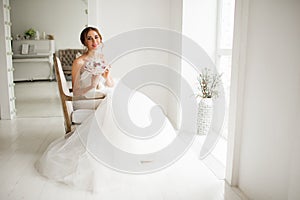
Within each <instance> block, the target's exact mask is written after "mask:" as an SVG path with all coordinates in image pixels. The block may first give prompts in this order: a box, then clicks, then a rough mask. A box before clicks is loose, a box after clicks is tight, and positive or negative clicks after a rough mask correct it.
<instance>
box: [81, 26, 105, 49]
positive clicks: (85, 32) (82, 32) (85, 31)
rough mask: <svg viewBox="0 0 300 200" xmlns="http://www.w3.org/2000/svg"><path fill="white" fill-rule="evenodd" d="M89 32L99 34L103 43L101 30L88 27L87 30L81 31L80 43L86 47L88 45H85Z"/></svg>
mask: <svg viewBox="0 0 300 200" xmlns="http://www.w3.org/2000/svg"><path fill="white" fill-rule="evenodd" d="M89 31H96V32H97V34H98V35H99V37H100V40H101V41H102V36H101V34H100V32H99V30H98V29H97V28H95V27H90V26H89V27H86V28H85V29H83V30H82V31H81V34H80V41H81V43H82V44H83V45H84V46H86V45H85V39H86V38H87V34H88V32H89Z"/></svg>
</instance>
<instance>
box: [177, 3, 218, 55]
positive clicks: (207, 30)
mask: <svg viewBox="0 0 300 200" xmlns="http://www.w3.org/2000/svg"><path fill="white" fill-rule="evenodd" d="M216 28H217V0H185V1H183V28H182V33H183V34H184V35H186V36H187V37H189V38H191V39H192V40H193V41H195V42H196V43H197V44H199V45H200V46H201V47H202V48H203V49H204V50H205V51H206V53H207V54H208V55H209V57H210V58H211V59H212V60H213V61H215V56H216Z"/></svg>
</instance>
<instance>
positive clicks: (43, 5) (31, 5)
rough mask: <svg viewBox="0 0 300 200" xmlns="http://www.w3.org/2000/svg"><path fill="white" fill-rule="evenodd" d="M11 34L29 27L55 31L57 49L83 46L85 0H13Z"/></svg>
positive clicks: (85, 16)
mask: <svg viewBox="0 0 300 200" xmlns="http://www.w3.org/2000/svg"><path fill="white" fill-rule="evenodd" d="M10 4H11V7H12V9H11V21H12V23H13V24H12V35H13V36H15V35H17V34H24V32H25V31H26V30H28V29H29V28H31V27H32V28H34V29H35V30H38V31H39V32H40V34H41V33H42V32H46V33H47V34H53V35H54V37H55V42H56V50H58V49H64V48H81V47H82V45H81V44H80V40H79V34H80V32H81V30H82V29H83V28H84V26H85V25H86V24H87V14H86V13H85V9H87V3H86V2H85V1H84V0H26V1H24V0H10Z"/></svg>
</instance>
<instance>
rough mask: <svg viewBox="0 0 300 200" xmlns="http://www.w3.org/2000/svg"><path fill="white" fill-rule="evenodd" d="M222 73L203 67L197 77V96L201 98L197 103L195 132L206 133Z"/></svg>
mask: <svg viewBox="0 0 300 200" xmlns="http://www.w3.org/2000/svg"><path fill="white" fill-rule="evenodd" d="M221 76H222V74H218V73H216V72H212V70H211V69H208V68H204V69H203V70H202V71H201V72H200V73H199V76H198V77H197V80H198V91H199V93H198V94H197V95H196V97H197V98H199V97H200V98H201V99H200V101H199V104H198V116H197V126H198V130H197V133H198V134H199V135H206V134H207V133H208V131H209V128H210V125H211V121H212V116H213V100H214V99H216V98H218V96H219V86H220V84H221Z"/></svg>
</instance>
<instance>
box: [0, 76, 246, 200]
mask: <svg viewBox="0 0 300 200" xmlns="http://www.w3.org/2000/svg"><path fill="white" fill-rule="evenodd" d="M15 91H16V97H17V102H16V103H17V112H18V114H17V118H16V119H14V120H0V180H1V182H2V184H1V185H2V186H1V187H0V199H1V200H2V199H3V200H9V199H28V200H35V199H38V200H43V199H64V200H67V199H72V200H73V199H74V200H76V199H78V200H79V199H80V200H84V199H104V200H115V199H116V200H120V199H122V200H126V199H128V200H135V199H138V200H144V199H145V200H193V199H195V200H196V199H197V200H198V199H199V200H222V199H227V200H239V199H245V198H244V197H242V196H241V194H240V193H238V190H237V189H236V188H231V187H229V186H228V185H227V184H226V183H225V182H224V180H222V179H220V178H217V176H215V174H214V173H213V172H212V170H211V169H209V168H208V167H207V165H206V164H205V163H204V162H203V161H201V160H199V159H197V154H196V151H190V153H188V154H186V155H185V156H184V157H183V158H182V159H180V160H179V161H178V162H176V163H175V164H174V165H172V166H170V167H169V168H167V169H165V170H162V171H159V172H157V173H153V174H148V175H132V176H135V178H134V180H135V181H134V184H128V185H130V186H128V185H126V180H125V181H124V183H122V184H120V183H116V182H114V180H111V183H109V186H107V187H106V188H103V189H102V192H100V193H97V194H93V193H90V192H86V191H80V190H75V189H73V188H71V187H68V186H66V185H63V184H59V183H54V182H51V181H50V180H48V179H45V178H44V177H41V176H40V175H39V174H38V173H37V172H36V171H35V169H34V163H35V161H36V159H37V158H38V157H39V156H40V155H41V154H42V152H43V151H44V150H45V148H46V147H47V146H48V145H49V143H50V142H51V141H53V140H54V139H55V138H58V137H63V134H64V126H63V117H62V112H61V109H60V102H59V98H58V94H57V85H56V82H30V83H17V84H16V87H15ZM201 141H202V138H200V137H199V138H197V141H196V142H195V144H194V145H199V144H201ZM194 149H197V147H196V148H194ZM132 185H134V187H133V186H132Z"/></svg>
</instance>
